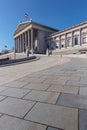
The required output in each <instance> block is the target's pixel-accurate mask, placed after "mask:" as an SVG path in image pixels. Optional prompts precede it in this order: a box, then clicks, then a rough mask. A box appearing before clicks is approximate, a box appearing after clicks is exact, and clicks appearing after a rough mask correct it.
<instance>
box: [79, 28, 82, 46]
mask: <svg viewBox="0 0 87 130" xmlns="http://www.w3.org/2000/svg"><path fill="white" fill-rule="evenodd" d="M79 45H80V46H82V41H81V29H80V30H79Z"/></svg>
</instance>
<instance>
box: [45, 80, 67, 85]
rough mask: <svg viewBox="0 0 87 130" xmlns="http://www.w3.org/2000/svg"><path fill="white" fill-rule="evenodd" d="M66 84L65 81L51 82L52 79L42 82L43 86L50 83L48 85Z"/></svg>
mask: <svg viewBox="0 0 87 130" xmlns="http://www.w3.org/2000/svg"><path fill="white" fill-rule="evenodd" d="M66 82H67V80H52V79H51V80H50V79H49V80H45V81H44V83H45V84H49V83H50V84H59V85H65V84H66Z"/></svg>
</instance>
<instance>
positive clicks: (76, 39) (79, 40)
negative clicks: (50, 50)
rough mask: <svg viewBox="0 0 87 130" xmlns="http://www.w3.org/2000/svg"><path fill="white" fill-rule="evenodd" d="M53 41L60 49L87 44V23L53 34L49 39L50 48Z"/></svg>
mask: <svg viewBox="0 0 87 130" xmlns="http://www.w3.org/2000/svg"><path fill="white" fill-rule="evenodd" d="M53 39H55V40H54V41H55V42H54V46H55V44H56V47H57V48H59V49H62V48H67V47H74V46H82V45H83V44H87V21H86V22H83V23H80V24H78V25H75V26H72V27H70V28H67V29H64V30H62V31H58V32H56V33H53V34H51V35H50V36H49V37H47V42H50V46H51V44H53V43H52V40H53Z"/></svg>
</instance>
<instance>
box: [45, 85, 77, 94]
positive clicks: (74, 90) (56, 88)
mask: <svg viewBox="0 0 87 130" xmlns="http://www.w3.org/2000/svg"><path fill="white" fill-rule="evenodd" d="M47 91H53V92H63V93H73V94H78V87H69V86H60V85H51V86H50V87H49V88H48V90H47Z"/></svg>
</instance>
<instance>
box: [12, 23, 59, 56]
mask: <svg viewBox="0 0 87 130" xmlns="http://www.w3.org/2000/svg"><path fill="white" fill-rule="evenodd" d="M56 31H57V30H56V29H53V28H51V27H48V26H45V25H42V24H38V23H36V22H34V21H29V22H26V23H20V24H19V26H18V27H17V29H16V31H15V33H14V41H15V52H16V53H22V52H26V48H27V47H28V48H29V50H30V52H31V53H32V54H33V53H41V54H44V53H46V48H47V44H46V41H45V37H47V36H48V35H49V34H52V33H53V32H56Z"/></svg>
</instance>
